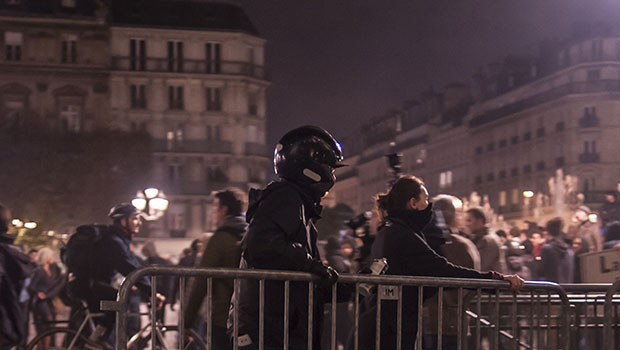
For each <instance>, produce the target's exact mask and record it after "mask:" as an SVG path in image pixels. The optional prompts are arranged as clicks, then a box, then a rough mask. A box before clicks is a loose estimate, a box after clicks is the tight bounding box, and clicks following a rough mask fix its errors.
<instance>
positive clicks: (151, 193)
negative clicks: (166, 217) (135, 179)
mask: <svg viewBox="0 0 620 350" xmlns="http://www.w3.org/2000/svg"><path fill="white" fill-rule="evenodd" d="M144 194H145V195H146V198H147V199H152V198H155V197H157V195H158V194H159V190H158V189H156V188H153V187H149V188H147V189H146V190H144Z"/></svg>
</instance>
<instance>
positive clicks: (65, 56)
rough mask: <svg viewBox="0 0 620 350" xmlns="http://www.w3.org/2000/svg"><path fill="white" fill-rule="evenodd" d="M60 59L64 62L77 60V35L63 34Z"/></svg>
mask: <svg viewBox="0 0 620 350" xmlns="http://www.w3.org/2000/svg"><path fill="white" fill-rule="evenodd" d="M60 60H61V62H62V63H76V62H77V35H74V34H65V35H63V37H62V42H61V53H60Z"/></svg>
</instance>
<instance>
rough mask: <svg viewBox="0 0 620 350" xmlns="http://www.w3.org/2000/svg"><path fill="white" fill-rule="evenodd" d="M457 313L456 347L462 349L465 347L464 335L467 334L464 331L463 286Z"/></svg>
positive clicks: (459, 295) (460, 290)
mask: <svg viewBox="0 0 620 350" xmlns="http://www.w3.org/2000/svg"><path fill="white" fill-rule="evenodd" d="M457 299H458V301H457V305H456V308H457V313H458V319H457V320H456V322H457V323H456V334H457V337H456V349H457V350H462V349H463V339H462V338H463V335H464V334H465V333H464V331H463V316H461V315H463V288H459V289H458V295H457Z"/></svg>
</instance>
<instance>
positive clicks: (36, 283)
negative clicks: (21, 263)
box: [28, 263, 66, 322]
mask: <svg viewBox="0 0 620 350" xmlns="http://www.w3.org/2000/svg"><path fill="white" fill-rule="evenodd" d="M49 270H50V274H49V275H48V274H47V272H45V270H44V269H43V267H42V266H41V267H39V268H37V269H36V270H35V272H34V273H33V275H32V279H31V281H30V284H29V285H28V292H29V293H30V295H31V296H32V297H31V300H32V313H33V315H34V318H35V322H41V321H51V320H53V319H54V317H55V310H54V305H53V304H52V299H54V298H56V297H58V296H59V294H60V292H61V291H62V290H63V288H64V287H65V281H66V279H65V276H64V275H63V274H62V272H61V271H60V268H59V267H58V265H56V264H55V263H54V264H50V266H49ZM39 292H41V293H45V296H46V298H45V299H39V297H38V293H39Z"/></svg>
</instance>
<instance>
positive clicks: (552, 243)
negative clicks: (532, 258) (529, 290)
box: [538, 218, 575, 283]
mask: <svg viewBox="0 0 620 350" xmlns="http://www.w3.org/2000/svg"><path fill="white" fill-rule="evenodd" d="M562 226H563V222H562V219H560V218H554V219H551V220H549V222H547V232H548V233H549V236H551V238H550V239H549V240H547V243H545V245H544V246H543V247H542V250H541V252H540V265H539V273H538V279H539V280H543V281H550V282H556V283H573V282H574V276H573V273H574V271H575V268H574V264H575V256H574V254H573V249H572V248H571V247H570V246H569V245H568V244H567V243H566V242H565V241H564V240H563V239H562V237H561V234H562Z"/></svg>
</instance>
